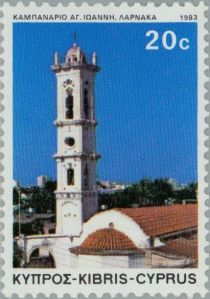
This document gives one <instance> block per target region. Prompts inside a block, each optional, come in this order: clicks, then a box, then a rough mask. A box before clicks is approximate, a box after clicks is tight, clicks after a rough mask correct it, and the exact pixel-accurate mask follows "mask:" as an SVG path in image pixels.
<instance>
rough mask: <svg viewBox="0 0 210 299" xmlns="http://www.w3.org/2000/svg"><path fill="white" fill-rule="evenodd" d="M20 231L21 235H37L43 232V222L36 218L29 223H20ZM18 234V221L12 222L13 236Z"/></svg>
mask: <svg viewBox="0 0 210 299" xmlns="http://www.w3.org/2000/svg"><path fill="white" fill-rule="evenodd" d="M20 231H21V234H23V235H26V236H27V235H38V234H42V233H43V223H42V222H41V221H40V220H39V219H37V220H34V221H33V222H31V223H21V225H20ZM18 235H19V225H18V222H15V223H13V236H14V237H17V236H18Z"/></svg>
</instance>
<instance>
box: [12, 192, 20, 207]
mask: <svg viewBox="0 0 210 299" xmlns="http://www.w3.org/2000/svg"><path fill="white" fill-rule="evenodd" d="M18 203H19V195H18V192H17V188H13V205H14V206H15V205H18Z"/></svg>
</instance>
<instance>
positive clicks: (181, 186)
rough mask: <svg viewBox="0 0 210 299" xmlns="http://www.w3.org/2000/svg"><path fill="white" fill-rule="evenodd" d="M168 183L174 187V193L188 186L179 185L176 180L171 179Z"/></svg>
mask: <svg viewBox="0 0 210 299" xmlns="http://www.w3.org/2000/svg"><path fill="white" fill-rule="evenodd" d="M168 183H169V184H170V185H171V186H172V188H173V190H174V191H179V190H183V189H184V188H185V187H186V185H185V184H179V183H178V182H177V181H176V180H175V179H173V178H170V179H168Z"/></svg>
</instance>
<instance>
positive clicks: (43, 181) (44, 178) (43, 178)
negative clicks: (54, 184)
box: [37, 175, 50, 187]
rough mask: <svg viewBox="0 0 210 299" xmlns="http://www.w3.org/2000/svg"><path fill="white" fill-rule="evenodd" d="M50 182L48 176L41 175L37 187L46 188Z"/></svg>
mask: <svg viewBox="0 0 210 299" xmlns="http://www.w3.org/2000/svg"><path fill="white" fill-rule="evenodd" d="M49 180H50V178H49V177H48V176H46V175H40V176H38V177H37V185H38V186H39V187H44V186H45V184H46V182H48V181H49Z"/></svg>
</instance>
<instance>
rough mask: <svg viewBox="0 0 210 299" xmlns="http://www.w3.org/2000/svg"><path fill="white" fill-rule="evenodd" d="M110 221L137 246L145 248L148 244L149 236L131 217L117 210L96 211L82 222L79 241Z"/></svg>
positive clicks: (107, 225) (106, 226) (105, 226)
mask: <svg viewBox="0 0 210 299" xmlns="http://www.w3.org/2000/svg"><path fill="white" fill-rule="evenodd" d="M110 223H112V224H113V225H114V228H115V229H116V230H119V231H121V232H122V233H124V234H125V235H126V236H128V237H129V239H131V240H132V241H133V243H134V244H135V245H136V246H137V247H139V248H147V247H148V246H149V244H148V239H149V237H148V236H147V235H146V234H145V233H144V232H143V230H142V229H141V228H140V227H139V225H138V224H137V223H136V222H135V221H134V220H133V219H132V218H130V217H128V216H126V215H124V214H122V213H120V212H119V211H117V210H109V211H105V212H101V213H98V214H96V215H94V216H93V217H92V218H91V219H90V220H89V221H87V222H86V223H84V225H83V233H82V235H81V242H83V241H84V240H85V239H86V238H87V237H88V235H90V234H91V233H93V232H94V231H96V230H98V229H103V228H108V227H109V225H110Z"/></svg>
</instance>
